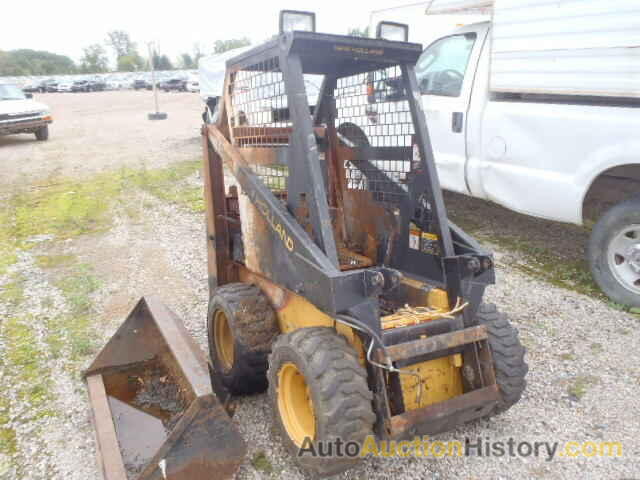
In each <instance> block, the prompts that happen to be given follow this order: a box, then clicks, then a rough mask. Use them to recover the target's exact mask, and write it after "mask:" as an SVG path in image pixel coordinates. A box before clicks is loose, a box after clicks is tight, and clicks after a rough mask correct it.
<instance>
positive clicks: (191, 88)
mask: <svg viewBox="0 0 640 480" xmlns="http://www.w3.org/2000/svg"><path fill="white" fill-rule="evenodd" d="M187 91H188V92H194V93H197V92H199V91H200V82H199V81H198V79H197V78H192V79H190V80H189V81H188V82H187Z"/></svg>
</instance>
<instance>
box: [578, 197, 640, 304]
mask: <svg viewBox="0 0 640 480" xmlns="http://www.w3.org/2000/svg"><path fill="white" fill-rule="evenodd" d="M634 223H640V195H637V196H633V197H631V198H629V199H627V200H625V201H623V202H620V203H618V204H617V205H614V206H613V207H611V208H610V209H609V210H607V211H606V212H605V214H604V215H602V217H600V219H599V220H598V222H597V223H596V224H595V225H594V227H593V230H592V231H591V237H590V238H589V246H588V249H587V258H588V260H589V266H590V268H591V274H592V275H593V279H594V280H595V282H596V283H597V284H598V286H599V287H600V289H602V291H603V292H604V293H605V295H607V296H608V297H609V298H610V299H611V300H613V301H614V302H616V303H619V304H621V305H626V306H630V307H640V295H636V294H634V293H633V292H632V291H630V290H628V289H627V288H626V287H625V286H624V285H621V284H620V283H619V282H618V281H617V280H616V278H615V277H614V276H613V274H612V273H611V270H610V268H609V265H608V262H607V258H606V255H607V252H606V249H607V242H608V241H609V240H610V238H611V235H613V234H615V232H616V231H619V230H620V229H621V228H622V227H624V226H625V225H630V224H634Z"/></svg>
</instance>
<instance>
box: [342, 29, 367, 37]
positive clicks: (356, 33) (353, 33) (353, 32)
mask: <svg viewBox="0 0 640 480" xmlns="http://www.w3.org/2000/svg"><path fill="white" fill-rule="evenodd" d="M347 35H349V36H350V37H368V36H369V27H367V28H364V29H362V30H360V29H359V28H350V29H349V31H348V32H347Z"/></svg>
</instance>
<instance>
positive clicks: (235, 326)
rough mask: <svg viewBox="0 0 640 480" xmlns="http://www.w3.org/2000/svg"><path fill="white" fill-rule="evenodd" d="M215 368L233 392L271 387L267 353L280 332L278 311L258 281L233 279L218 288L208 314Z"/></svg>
mask: <svg viewBox="0 0 640 480" xmlns="http://www.w3.org/2000/svg"><path fill="white" fill-rule="evenodd" d="M207 327H208V328H207V330H208V334H209V352H210V355H211V362H212V363H213V367H214V369H215V371H216V372H217V373H218V374H219V376H220V379H221V380H222V383H223V384H224V386H225V387H227V388H228V389H229V391H230V392H231V393H232V394H233V395H243V394H251V393H258V392H264V391H265V390H266V389H267V377H266V371H267V356H268V355H269V352H270V351H271V344H272V343H273V341H274V340H275V338H276V336H277V335H278V333H279V330H278V323H277V320H276V314H275V312H274V310H273V308H272V307H271V304H270V303H269V300H268V299H267V297H266V296H265V295H264V293H262V291H261V290H260V289H259V288H258V287H257V286H255V285H249V284H246V283H230V284H227V285H224V286H222V287H219V288H217V289H216V290H215V292H214V294H213V296H212V297H211V300H210V301H209V313H208V318H207Z"/></svg>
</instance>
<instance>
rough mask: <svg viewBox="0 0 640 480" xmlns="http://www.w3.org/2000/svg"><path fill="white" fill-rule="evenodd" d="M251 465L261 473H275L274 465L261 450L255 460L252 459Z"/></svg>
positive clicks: (254, 457)
mask: <svg viewBox="0 0 640 480" xmlns="http://www.w3.org/2000/svg"><path fill="white" fill-rule="evenodd" d="M251 465H253V468H255V469H256V470H258V471H260V472H264V473H268V474H271V473H273V465H272V464H271V462H270V461H269V459H268V458H267V455H266V453H265V452H264V451H262V450H260V451H259V452H257V453H256V454H255V455H254V456H253V458H252V459H251Z"/></svg>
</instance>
